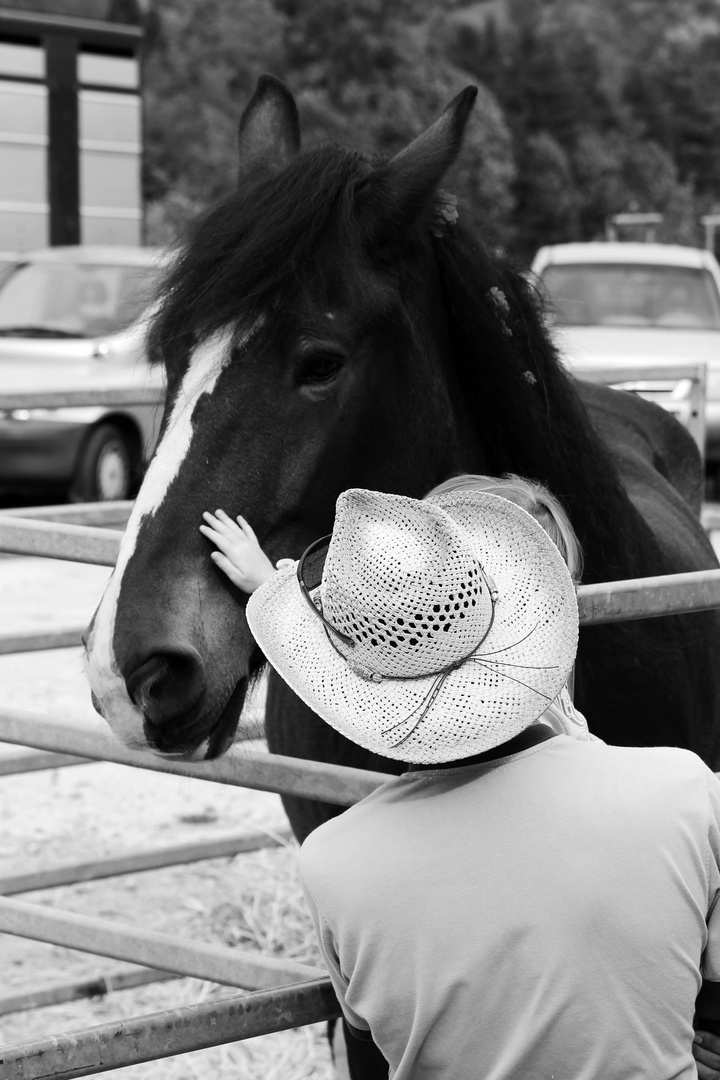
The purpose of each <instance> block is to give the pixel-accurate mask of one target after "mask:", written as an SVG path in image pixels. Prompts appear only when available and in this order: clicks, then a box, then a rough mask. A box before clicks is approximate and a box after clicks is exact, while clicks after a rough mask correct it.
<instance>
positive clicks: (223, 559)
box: [210, 551, 247, 589]
mask: <svg viewBox="0 0 720 1080" xmlns="http://www.w3.org/2000/svg"><path fill="white" fill-rule="evenodd" d="M210 558H211V559H212V561H213V562H214V563H215V565H216V566H217V568H218V569H219V570H222V572H223V573H224V574H227V576H228V577H229V579H230V581H232V583H233V585H236V586H237V587H238V589H246V587H247V582H246V579H245V575H244V574H241V573H240V572H239V571H238V569H237V567H236V566H235V565H234V563H232V562H231V561H230V559H228V557H227V555H223V554H222V552H221V551H213V552H211V554H210Z"/></svg>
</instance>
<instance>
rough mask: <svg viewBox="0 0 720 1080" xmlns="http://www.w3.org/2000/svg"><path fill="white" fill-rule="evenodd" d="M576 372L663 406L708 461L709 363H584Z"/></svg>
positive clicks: (576, 374)
mask: <svg viewBox="0 0 720 1080" xmlns="http://www.w3.org/2000/svg"><path fill="white" fill-rule="evenodd" d="M573 374H574V375H575V376H576V378H578V379H584V380H586V381H588V382H598V383H605V384H606V385H610V386H614V387H616V389H619V390H629V391H631V392H632V393H637V394H640V396H641V397H644V398H647V399H648V400H650V401H655V402H656V403H657V404H659V405H662V407H663V408H664V409H667V411H668V412H670V413H672V414H673V416H675V417H677V419H678V420H679V421H680V423H681V424H684V426H685V427H686V428H687V429H688V431H689V432H690V434H691V435H692V437H693V439H694V440H695V442H696V443H697V446H698V449H699V450H700V455H701V457H702V458H703V460H704V457H705V427H706V423H705V402H706V396H707V365H706V364H658V363H653V362H649V363H647V364H642V363H636V364H633V365H632V366H630V365H624V366H622V367H620V366H617V367H616V366H615V365H612V364H583V365H582V366H578V367H577V368H575V369H574V371H573Z"/></svg>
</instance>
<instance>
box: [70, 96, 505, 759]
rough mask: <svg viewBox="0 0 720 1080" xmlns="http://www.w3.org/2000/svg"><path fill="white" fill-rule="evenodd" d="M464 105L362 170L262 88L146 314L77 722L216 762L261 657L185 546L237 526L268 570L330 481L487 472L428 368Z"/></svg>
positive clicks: (201, 554) (440, 381)
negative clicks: (98, 720)
mask: <svg viewBox="0 0 720 1080" xmlns="http://www.w3.org/2000/svg"><path fill="white" fill-rule="evenodd" d="M474 98H475V90H474V89H473V88H471V87H469V88H467V89H466V90H465V91H463V92H462V93H461V94H459V95H458V97H456V98H455V99H454V101H453V102H451V104H450V105H449V106H448V108H447V109H446V110H445V112H444V113H443V114H442V116H441V117H440V118H439V119H438V120H437V121H436V122H435V123H434V124H433V125H432V126H431V127H430V128H429V129H428V130H427V131H426V132H425V133H424V134H422V135H421V136H420V137H419V138H418V139H416V140H415V141H414V142H412V143H411V144H410V145H409V146H408V147H407V148H406V149H405V150H403V151H402V152H401V153H399V154H398V155H397V156H396V157H394V158H393V159H391V160H390V161H379V162H372V161H370V160H367V159H365V158H363V157H361V156H360V155H358V154H356V153H353V152H350V151H347V150H343V149H340V148H337V147H325V148H321V149H317V150H311V151H305V152H301V150H300V139H299V125H298V116H297V110H296V106H295V102H294V100H293V98H292V96H291V95H290V93H289V91H288V90H287V89H286V88H285V87H284V86H283V85H282V84H281V83H279V82H278V81H277V80H275V79H273V78H272V77H269V76H264V77H263V78H261V79H260V81H259V83H258V87H257V90H256V92H255V95H254V97H253V98H252V100H251V101H250V103H249V105H248V107H247V109H246V110H245V113H244V114H243V117H242V120H241V123H240V133H239V142H240V178H239V186H238V190H237V192H235V193H233V194H232V195H231V196H230V197H229V198H227V199H226V200H225V201H224V202H223V203H222V204H221V205H219V206H217V207H215V208H213V209H212V210H211V211H210V212H209V213H207V214H206V215H205V216H203V217H202V218H201V219H200V220H199V221H198V222H197V223H195V225H194V226H193V228H192V230H191V232H190V234H189V237H188V239H187V243H186V244H185V246H184V248H183V249H182V251H181V252H180V254H179V255H178V257H177V260H176V263H175V265H174V267H173V269H172V270H171V272H170V276H169V278H168V280H167V282H166V284H165V289H164V292H163V294H162V296H161V299H160V302H159V306H158V309H157V313H156V315H155V316H154V323H153V325H152V328H151V332H150V342H151V352H152V354H153V355H154V356H157V357H158V362H162V363H163V365H164V367H165V371H166V376H167V399H166V408H165V415H164V419H163V428H162V432H161V439H160V442H159V444H158V447H157V450H156V452H155V455H154V457H153V459H152V461H151V463H150V466H149V468H148V471H147V474H146V476H145V480H144V483H143V485H142V487H141V489H140V492H139V494H138V497H137V500H136V503H135V506H134V508H133V512H132V515H131V517H130V520H129V522H128V526H127V529H126V532H125V535H124V537H123V541H122V544H121V547H120V552H119V556H118V561H117V565H116V568H115V570H114V573H113V575H112V577H111V580H110V582H109V584H108V587H107V589H106V592H105V594H104V596H103V598H102V600H101V602H100V605H99V607H98V609H97V611H96V613H95V616H94V619H93V622H92V624H91V627H90V629H89V631H88V635H87V671H88V675H89V678H90V683H91V687H92V692H93V700H94V702H95V705H96V708H97V709H98V711H99V712H100V713H101V714H102V715H103V716H104V717H105V718H106V719H107V721H108V723H109V724H110V726H111V727H112V729H113V730H114V731H115V733H116V734H117V735H118V736H119V737H120V738H121V739H122V740H123V741H125V742H126V743H128V744H129V745H132V746H135V747H144V746H150V747H151V748H152V749H154V750H155V751H156V752H158V753H161V754H164V755H168V756H184V757H196V758H200V757H214V756H217V755H218V754H221V753H223V752H224V751H225V750H226V749H227V748H228V746H229V745H230V743H231V742H232V740H233V737H234V734H235V731H236V726H237V722H238V718H239V715H240V712H241V709H242V705H243V701H244V698H245V693H246V688H247V686H248V680H249V679H250V678H251V677H252V675H253V673H254V672H255V671H257V670H258V668H259V667H260V665H261V663H262V657H261V656H260V654H259V652H258V650H257V649H256V647H255V646H254V643H253V640H252V638H251V635H250V633H249V630H248V627H247V623H246V621H245V616H244V607H245V601H246V597H245V596H244V595H243V594H242V593H240V592H239V591H238V590H235V589H234V588H233V587H231V586H230V585H229V584H228V582H227V580H226V579H225V578H224V576H223V575H222V574H221V573H220V572H219V571H218V570H217V569H216V568H215V567H214V565H213V564H212V561H211V560H210V558H209V555H210V546H209V544H208V541H207V540H206V539H205V538H204V537H203V536H202V535H201V533H200V532H199V525H200V523H201V520H202V513H203V511H204V510H208V509H209V510H215V509H216V508H217V507H222V508H223V509H224V510H226V511H227V512H228V513H229V514H230V515H231V516H234V515H236V514H238V513H242V514H243V516H244V517H246V518H247V519H248V520H249V521H250V522H251V523H252V525H253V527H254V529H255V531H256V533H257V536H258V539H259V541H260V543H261V544H262V546H263V547H264V549H265V550H266V552H267V553H268V555H269V556H270V557H271V558H272V559H273V560H275V559H278V558H280V557H288V556H290V557H299V555H300V554H301V553H302V551H303V550H304V548H305V547H306V546H307V545H308V544H309V543H310V542H311V541H312V540H314V539H315V538H316V537H317V536H318V535H320V534H321V533H324V532H328V531H329V530H330V528H331V526H332V520H333V512H334V504H335V499H336V497H337V495H338V494H339V493H340V492H341V491H342V490H344V489H345V488H347V487H350V486H364V487H368V488H374V489H378V490H383V491H387V492H395V493H405V494H410V495H414V496H417V497H419V496H421V495H422V494H423V493H424V492H425V491H426V490H427V489H428V488H430V487H432V486H433V485H434V484H435V483H437V482H438V481H439V480H440V479H442V478H443V477H444V476H446V475H447V474H448V473H449V472H451V471H452V470H453V469H463V468H464V469H470V468H474V469H475V470H476V471H477V470H480V469H481V468H482V467H483V466H484V465H485V461H484V458H483V455H482V450H481V447H480V444H479V440H478V438H477V435H476V434H475V433H474V430H473V429H472V425H471V423H470V420H469V417H468V415H467V409H466V407H465V405H464V402H463V394H462V390H461V387H460V385H459V383H458V382H457V380H455V379H453V377H452V373H449V372H448V369H447V365H446V364H445V363H444V361H443V358H444V356H445V354H446V352H447V350H448V339H449V334H450V331H449V327H448V315H447V307H446V305H445V304H444V303H443V300H442V297H441V292H442V290H441V288H440V285H439V282H438V273H437V266H436V261H435V259H434V257H433V247H434V245H436V244H442V242H443V240H442V235H441V234H442V231H443V228H447V229H451V228H452V225H451V224H447V225H446V226H444V225H443V224H442V222H443V220H444V219H443V218H442V215H441V216H440V217H438V216H437V204H436V190H437V185H438V182H439V181H440V180H441V179H442V177H443V175H444V174H445V172H446V170H447V169H448V168H449V166H450V165H451V164H452V162H453V160H454V159H455V157H456V155H457V153H458V150H459V148H460V145H461V142H462V136H463V131H464V129H465V125H466V123H467V119H468V116H469V114H470V111H471V109H472V105H473V101H474ZM451 217H452V214H451V213H448V212H447V208H446V214H445V218H446V219H447V218H451ZM433 234H435V235H433Z"/></svg>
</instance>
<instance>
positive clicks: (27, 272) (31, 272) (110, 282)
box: [0, 262, 160, 338]
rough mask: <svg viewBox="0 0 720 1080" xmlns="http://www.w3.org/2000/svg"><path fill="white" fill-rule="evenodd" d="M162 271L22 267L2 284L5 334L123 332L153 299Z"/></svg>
mask: <svg viewBox="0 0 720 1080" xmlns="http://www.w3.org/2000/svg"><path fill="white" fill-rule="evenodd" d="M159 273H160V268H159V267H158V266H117V265H115V266H113V265H110V264H108V265H99V264H97V265H96V264H92V263H74V262H62V263H60V262H57V263H56V262H53V263H40V262H38V263H21V264H19V265H18V266H17V268H16V269H15V271H14V273H12V274H11V275H10V277H9V278H8V279H7V280H6V281H5V282H4V284H0V335H5V336H7V335H8V334H10V333H12V332H16V333H19V334H25V335H27V336H29V337H33V336H38V337H48V336H51V335H52V334H57V335H58V336H59V337H79V338H89V337H101V336H103V335H105V334H113V333H116V332H117V331H118V330H124V329H125V327H127V326H129V325H130V324H131V323H132V322H134V321H135V319H137V318H138V317H139V316H140V315H141V314H142V312H143V311H144V310H145V308H146V307H147V306H148V304H149V303H150V302H151V301H152V299H153V294H154V288H155V285H156V283H157V280H158V275H159Z"/></svg>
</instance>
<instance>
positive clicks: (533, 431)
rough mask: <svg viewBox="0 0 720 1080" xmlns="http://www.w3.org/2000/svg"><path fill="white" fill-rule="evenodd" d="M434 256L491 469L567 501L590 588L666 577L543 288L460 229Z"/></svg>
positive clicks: (455, 346) (463, 380) (440, 241)
mask: <svg viewBox="0 0 720 1080" xmlns="http://www.w3.org/2000/svg"><path fill="white" fill-rule="evenodd" d="M435 251H436V257H437V260H438V264H439V268H440V280H441V283H442V287H443V291H444V302H445V306H446V310H447V311H448V313H449V321H450V332H451V335H452V351H453V357H454V363H455V365H456V368H457V372H458V377H459V379H460V384H461V386H462V388H463V391H464V394H465V395H466V397H465V400H466V401H467V402H468V406H469V411H470V413H471V415H472V416H473V418H474V421H475V424H476V425H477V429H478V431H479V432H480V433H481V435H482V440H483V445H484V446H485V447H486V449H487V452H488V454H489V457H490V462H491V465H492V470H493V472H495V473H497V474H498V475H500V474H503V473H506V472H514V473H519V474H520V475H521V476H526V477H528V478H531V479H534V480H539V481H540V482H541V483H543V484H545V486H546V487H548V488H549V489H550V491H552V493H553V494H554V495H556V496H557V497H558V498H559V499H560V501H561V502H562V503H563V505H564V506H565V509H566V510H567V512H568V514H569V516H570V519H571V521H572V523H573V527H574V529H575V531H576V532H577V534H578V538H579V540H580V543H581V545H582V548H583V551H584V554H585V566H586V571H585V574H584V580H585V581H586V582H591V581H603V580H609V579H613V578H619V577H624V576H637V575H639V573H640V571H639V570H638V567H639V566H644V565H652V567H653V573H660V572H662V571H661V569H659V566H662V564H663V562H664V558H663V555H662V553H661V551H660V548H659V546H658V545H657V543H656V542H655V540H654V538H653V535H652V533H651V531H650V529H649V528H648V527H647V526H646V524H645V522H644V521H643V519H642V518H641V516H640V514H639V513H638V512H637V511H636V510H635V508H634V506H633V505H632V503H631V502H630V499H629V497H628V495H627V492H626V490H625V488H624V485H623V483H622V481H621V479H620V476H619V473H618V470H617V468H616V466H615V464H614V462H613V459H612V457H611V455H610V452H609V450H608V448H607V447H606V446H605V444H604V443H603V442H602V440H601V439H600V437H599V435H597V434H596V433H595V431H594V429H593V426H592V422H591V420H590V417H589V416H588V413H587V410H586V409H585V406H584V405H583V403H582V401H581V400H580V398H579V396H578V393H577V391H576V389H575V386H574V384H573V381H572V379H571V377H570V376H569V374H568V373H567V371H566V370H565V368H564V367H563V365H562V364H561V362H560V359H559V356H558V353H557V349H556V348H555V346H554V344H553V342H552V339H551V337H550V335H549V333H548V331H547V328H546V326H545V323H544V313H543V309H542V303H541V301H540V298H539V296H538V294H537V291H536V290H535V289H534V287H533V286H532V285H531V284H530V283H529V282H528V280H527V278H526V277H525V275H524V274H522V273H521V272H520V271H519V270H518V269H517V268H515V267H514V266H513V265H512V263H511V261H510V260H509V259H508V258H507V257H506V256H504V255H503V254H500V253H498V252H496V251H490V250H488V248H487V247H485V246H484V245H483V244H482V243H480V242H479V241H478V239H477V237H475V236H471V235H470V234H468V233H467V232H465V231H464V230H463V229H462V227H460V226H458V227H457V228H456V230H455V231H454V233H453V234H451V235H449V236H448V235H445V236H443V237H442V238H440V239H438V240H437V241H436V242H435ZM498 290H499V291H500V295H499V296H498ZM503 298H504V300H505V301H506V303H507V309H506V310H504V309H505V304H504V303H503ZM648 560H651V562H649V561H648ZM628 567H632V568H634V569H633V570H632V571H631V572H629V571H628ZM668 572H669V570H668Z"/></svg>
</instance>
